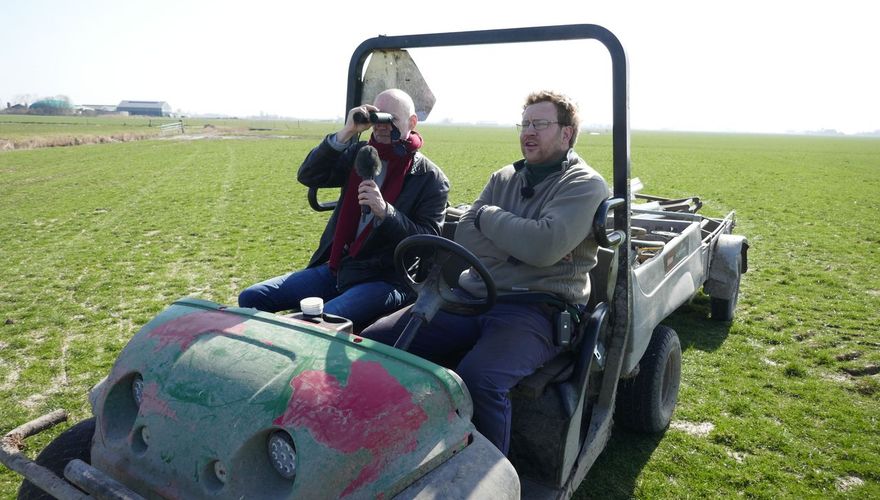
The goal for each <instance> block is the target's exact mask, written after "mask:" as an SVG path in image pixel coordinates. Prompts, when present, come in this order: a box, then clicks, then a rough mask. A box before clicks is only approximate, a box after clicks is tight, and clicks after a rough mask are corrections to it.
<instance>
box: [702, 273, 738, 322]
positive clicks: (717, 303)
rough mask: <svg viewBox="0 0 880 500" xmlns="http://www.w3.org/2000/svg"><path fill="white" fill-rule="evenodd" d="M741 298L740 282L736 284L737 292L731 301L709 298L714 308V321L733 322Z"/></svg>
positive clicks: (735, 291)
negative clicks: (737, 303)
mask: <svg viewBox="0 0 880 500" xmlns="http://www.w3.org/2000/svg"><path fill="white" fill-rule="evenodd" d="M738 298H739V281H737V282H736V290H734V292H733V298H731V299H719V298H717V297H709V305H710V306H711V307H712V319H714V320H715V321H733V316H734V315H735V314H736V301H737V299H738Z"/></svg>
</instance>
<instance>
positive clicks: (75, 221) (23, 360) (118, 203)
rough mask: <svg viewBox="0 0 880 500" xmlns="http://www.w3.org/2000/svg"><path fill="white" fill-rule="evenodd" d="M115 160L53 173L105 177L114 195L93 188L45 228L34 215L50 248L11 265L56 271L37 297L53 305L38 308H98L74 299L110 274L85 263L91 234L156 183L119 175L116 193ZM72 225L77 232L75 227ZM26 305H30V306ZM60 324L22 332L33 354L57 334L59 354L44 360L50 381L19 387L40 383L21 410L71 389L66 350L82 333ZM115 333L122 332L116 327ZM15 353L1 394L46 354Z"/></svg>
mask: <svg viewBox="0 0 880 500" xmlns="http://www.w3.org/2000/svg"><path fill="white" fill-rule="evenodd" d="M106 151H108V150H106V149H101V150H93V151H91V152H93V153H94V152H98V153H103V152H106ZM117 161H118V158H117V157H115V156H110V155H104V156H101V155H98V157H97V158H93V159H92V160H91V162H90V164H89V165H88V168H86V169H83V168H81V167H82V165H77V164H75V163H77V162H75V161H74V162H72V163H74V164H73V165H72V166H71V167H70V168H68V169H67V170H68V172H65V175H58V176H53V177H59V178H65V182H67V183H73V184H74V185H76V184H79V183H82V184H92V183H93V182H94V181H95V179H101V180H108V181H109V183H110V184H111V186H110V187H109V188H106V189H111V191H110V193H113V194H115V196H112V197H110V198H107V199H101V198H99V197H97V196H96V194H95V191H91V192H90V193H87V194H86V195H85V196H83V197H81V198H80V199H76V200H75V201H74V202H73V203H72V206H70V207H69V208H70V210H69V212H67V214H66V215H67V217H66V218H64V217H50V218H48V219H45V218H44V219H42V220H44V221H45V220H48V221H50V222H51V224H49V225H48V227H46V224H45V222H43V223H40V220H41V219H37V220H36V221H35V222H32V223H31V224H32V225H34V226H36V227H37V228H40V229H38V232H39V233H51V235H54V236H55V238H54V239H53V240H52V242H51V244H50V245H46V247H47V248H51V249H52V250H51V252H50V253H40V252H26V253H25V254H24V255H23V256H22V257H23V259H21V260H20V261H19V262H17V263H16V268H17V269H18V270H19V272H20V274H22V275H25V276H32V275H37V276H38V275H40V273H41V272H42V273H45V274H51V273H57V275H56V277H55V279H52V278H51V277H49V276H46V277H45V278H44V279H43V281H44V282H47V283H49V285H48V286H47V288H46V289H45V290H44V291H43V293H42V294H41V295H42V296H43V297H48V298H50V300H51V301H54V302H55V303H56V305H55V307H53V306H52V304H51V303H49V304H46V302H45V300H43V301H41V302H38V303H37V306H38V307H40V308H41V309H42V310H43V311H49V310H52V309H55V311H56V312H57V313H60V314H61V315H65V312H66V311H67V312H69V314H66V316H67V317H69V318H75V317H77V316H79V317H90V316H91V317H94V316H95V315H96V314H95V313H96V312H100V306H99V305H95V304H90V303H89V301H88V300H86V301H85V302H83V301H82V300H78V297H77V295H78V293H80V290H81V288H83V287H84V285H85V284H86V283H88V282H89V280H90V279H92V278H94V277H96V276H97V277H99V278H100V277H101V276H103V275H106V274H108V273H111V272H112V270H108V269H107V266H106V264H107V263H108V262H107V261H98V262H94V263H89V260H91V259H94V254H95V253H96V252H95V250H94V249H93V247H94V243H95V239H96V236H98V235H103V234H108V233H112V231H113V229H114V228H116V227H120V226H124V225H125V223H126V221H127V218H128V217H129V215H130V214H131V212H132V207H137V206H139V205H141V204H143V200H145V199H147V197H148V196H149V194H150V192H151V190H152V189H153V188H154V187H155V185H153V184H151V183H150V182H146V180H147V179H148V178H149V173H141V174H140V175H136V177H135V180H134V181H132V179H130V178H128V179H124V181H125V182H124V184H121V190H120V191H118V192H114V191H112V188H113V187H112V184H113V183H119V182H120V180H119V178H120V177H121V174H118V171H117V169H118V163H117ZM77 167H79V168H77ZM71 174H72V175H71ZM124 175H130V174H124ZM138 178H140V179H142V180H143V182H138V181H137V179H138ZM154 179H155V176H154ZM135 186H137V188H136V189H135V190H132V189H131V188H132V187H135ZM114 207H116V208H114ZM63 209H66V208H62V210H63ZM56 210H57V209H56ZM83 214H86V217H88V218H87V219H85V220H84V221H83V219H82V218H83ZM58 227H60V228H62V231H63V229H65V228H67V231H66V232H60V234H59V232H58V231H54V229H56V228H58ZM77 229H79V230H78V231H77ZM37 236H38V238H37V239H40V238H41V237H42V236H41V235H40V234H37ZM82 255H86V256H87V257H86V258H85V260H86V262H85V264H84V265H82V266H81V267H80V268H79V269H78V270H77V272H76V275H74V276H67V275H65V274H66V273H68V272H70V270H71V268H70V266H69V265H66V264H67V263H68V262H69V261H71V260H73V261H78V260H79V259H77V258H71V256H82ZM80 258H82V257H80ZM49 261H52V262H49ZM58 261H61V262H62V265H60V266H59V265H57V264H56V263H57V262H58ZM111 267H112V266H111ZM59 268H60V269H59ZM59 271H60V272H59ZM28 307H29V308H33V307H35V306H28ZM77 309H78V310H77ZM89 313H91V314H89ZM39 315H40V313H39V312H37V313H36V316H37V317H38V318H39ZM111 316H112V313H111ZM60 322H61V324H60V325H59V326H48V327H46V328H45V329H44V333H45V334H44V335H33V332H27V334H28V338H29V345H28V346H27V348H26V351H25V352H38V351H39V350H40V348H41V347H42V346H43V345H45V344H46V343H48V342H51V341H52V340H53V338H56V335H57V336H60V337H58V341H59V346H58V351H57V353H58V355H57V356H54V357H53V358H54V359H55V360H56V361H54V362H52V361H50V362H49V365H50V366H54V370H53V371H55V374H54V376H53V377H52V378H51V380H50V381H45V380H43V381H40V380H32V381H29V382H28V383H25V384H24V386H23V387H28V386H31V385H34V384H41V385H40V387H39V390H38V391H37V392H32V389H28V390H26V391H25V392H31V394H30V395H29V396H26V397H25V398H24V399H22V400H20V401H19V402H20V403H21V404H22V405H23V406H24V407H26V408H30V409H34V408H36V407H38V406H40V404H42V403H43V402H44V401H46V400H47V399H49V398H50V397H51V396H53V395H55V394H57V393H60V392H64V391H65V390H69V389H72V388H70V387H68V386H69V384H70V382H71V376H70V369H71V368H70V363H71V360H70V350H71V347H72V346H73V345H74V344H75V343H76V342H77V341H78V340H79V339H81V338H82V337H83V336H84V335H83V334H81V333H79V334H77V333H74V332H73V330H72V329H71V328H70V324H69V322H67V321H63V320H62V321H60ZM129 326H130V324H129ZM119 333H120V334H122V332H121V331H120V332H119ZM16 354H17V356H16V357H18V358H19V363H18V366H16V367H15V368H13V369H12V371H11V372H10V374H8V375H7V377H6V382H5V383H4V385H3V386H2V387H0V389H2V391H3V392H6V391H8V390H11V389H13V388H14V386H15V385H19V383H20V380H21V374H22V373H26V372H27V371H28V370H29V369H31V367H32V366H33V363H35V362H40V360H41V359H44V358H45V357H46V356H42V355H41V356H29V355H27V354H25V355H24V356H18V354H20V353H16ZM44 382H48V383H44Z"/></svg>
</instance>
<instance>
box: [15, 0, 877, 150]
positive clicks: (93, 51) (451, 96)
mask: <svg viewBox="0 0 880 500" xmlns="http://www.w3.org/2000/svg"><path fill="white" fill-rule="evenodd" d="M306 5H308V7H305V6H306ZM874 5H875V2H872V1H870V0H864V1H862V0H837V1H830V0H826V1H822V2H819V1H812V0H806V1H787V0H739V1H711V0H703V1H685V0H667V1H624V0H618V1H609V0H602V1H593V0H574V1H568V0H547V1H543V2H541V1H535V0H532V1H519V0H507V1H499V2H494V1H480V0H467V1H459V0H442V1H434V0H421V1H414V2H347V1H341V2H325V1H322V2H318V1H311V2H310V1H308V0H306V1H302V0H300V1H294V0H287V1H267V0H249V1H246V2H242V1H218V0H204V1H203V0H197V1H186V0H150V1H141V2H136V1H127V0H107V1H101V0H78V1H62V0H57V1H50V0H26V1H24V0H22V1H13V0H2V2H0V26H2V28H0V100H2V102H3V103H4V106H5V103H6V102H9V101H12V102H15V101H16V100H19V99H21V98H22V97H28V98H30V99H33V98H38V97H47V96H54V95H59V94H60V95H66V96H68V97H69V98H70V99H71V100H72V101H73V102H74V103H75V104H113V105H115V104H118V103H119V101H121V100H124V99H128V100H157V101H167V102H168V103H169V104H170V105H171V107H172V108H173V109H174V110H175V111H180V112H183V113H189V114H204V113H221V114H226V115H232V116H252V115H259V114H261V113H265V114H272V115H282V116H289V117H298V118H335V117H338V116H341V115H342V114H343V113H344V111H345V109H344V107H345V89H346V81H345V79H346V77H347V70H348V62H349V59H350V57H351V54H352V52H353V51H354V49H355V48H356V47H357V46H358V45H359V44H360V43H361V42H362V41H363V40H365V39H368V38H372V37H374V36H377V35H379V34H385V35H408V34H419V33H438V32H450V31H465V30H476V29H495V28H516V27H525V26H543V25H557V24H579V23H589V24H599V25H602V26H604V27H606V28H608V29H609V30H611V31H612V32H613V33H615V34H616V35H617V37H618V38H619V39H620V41H621V43H622V44H623V46H624V48H625V49H626V51H627V55H628V57H629V68H630V76H631V78H630V118H631V126H632V128H634V129H673V130H701V131H702V130H706V131H740V132H786V131H811V130H818V129H837V130H840V131H842V132H846V133H858V132H866V131H875V130H880V64H878V62H877V61H878V59H880V56H878V54H877V53H878V49H880V29H878V28H877V26H876V24H877V20H878V19H880V16H878V15H877V12H876V11H878V10H880V8H877V7H875V6H874ZM413 57H414V59H415V60H416V63H417V64H419V66H420V68H422V71H423V72H424V73H425V76H426V79H427V80H428V83H429V85H430V86H431V88H432V90H433V92H434V94H435V95H436V97H437V105H436V106H435V108H434V112H433V113H432V115H431V116H430V117H429V122H432V121H439V120H442V119H452V120H456V121H497V122H501V123H511V124H512V123H514V122H515V121H517V120H518V117H519V111H520V109H521V103H522V100H523V98H524V97H525V95H526V94H527V93H528V92H529V91H530V90H533V89H536V88H541V87H544V88H553V89H557V90H560V91H563V92H566V93H569V94H571V95H573V96H574V97H575V99H576V100H578V102H579V103H580V104H581V107H582V109H583V113H584V115H585V122H587V123H600V124H601V123H607V122H609V121H610V91H609V90H608V89H609V88H610V76H609V74H610V73H609V66H610V64H609V62H608V57H607V53H606V52H605V49H604V48H602V47H601V46H599V45H598V44H597V43H596V42H585V41H578V42H567V43H559V44H557V43H550V44H548V43H542V44H517V45H506V46H485V47H478V48H471V49H448V50H446V51H441V50H440V49H423V50H422V51H421V52H420V51H413Z"/></svg>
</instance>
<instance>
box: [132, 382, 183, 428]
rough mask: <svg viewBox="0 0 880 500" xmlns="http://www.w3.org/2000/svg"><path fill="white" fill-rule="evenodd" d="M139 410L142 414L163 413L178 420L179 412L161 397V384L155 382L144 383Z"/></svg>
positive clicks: (162, 414) (164, 415) (166, 416)
mask: <svg viewBox="0 0 880 500" xmlns="http://www.w3.org/2000/svg"><path fill="white" fill-rule="evenodd" d="M139 411H140V414H141V415H161V416H163V417H165V418H169V419H171V420H177V413H176V412H175V411H174V410H172V409H171V408H170V407H169V406H168V402H167V401H165V400H163V399H159V384H157V383H155V382H150V383H149V384H146V385H144V392H143V397H142V399H141V406H140V409H139Z"/></svg>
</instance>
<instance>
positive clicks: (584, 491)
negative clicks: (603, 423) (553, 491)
mask: <svg viewBox="0 0 880 500" xmlns="http://www.w3.org/2000/svg"><path fill="white" fill-rule="evenodd" d="M661 439H663V434H638V433H634V432H629V431H627V430H626V429H623V428H621V427H620V426H617V425H616V426H614V429H613V430H612V432H611V439H610V440H609V441H608V445H607V446H606V447H605V450H604V451H603V452H602V453H601V454H600V455H599V458H597V459H596V463H595V464H593V467H592V468H591V469H590V472H589V473H588V474H587V477H586V478H585V479H584V482H583V483H581V486H580V487H579V488H578V490H577V491H576V492H575V494H574V495H573V496H572V498H573V499H576V500H586V499H590V498H603V499H605V498H611V499H617V498H621V499H622V498H633V497H634V492H635V488H636V479H637V478H638V477H639V474H640V473H641V471H642V468H644V466H645V464H646V463H647V462H648V460H649V459H650V458H651V455H652V454H653V453H654V449H656V448H657V445H658V444H659V443H660V440H661Z"/></svg>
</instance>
